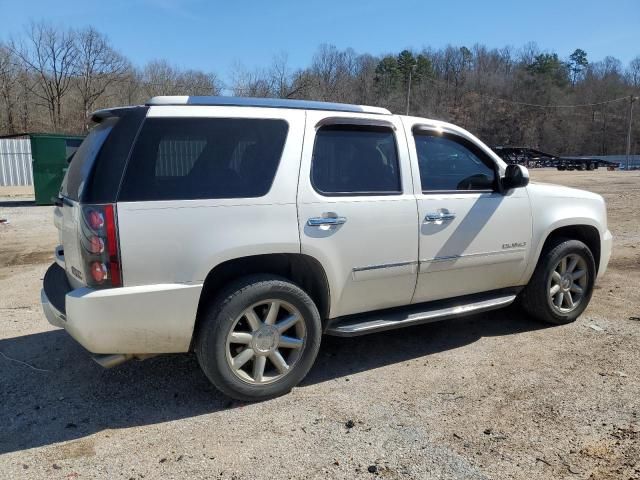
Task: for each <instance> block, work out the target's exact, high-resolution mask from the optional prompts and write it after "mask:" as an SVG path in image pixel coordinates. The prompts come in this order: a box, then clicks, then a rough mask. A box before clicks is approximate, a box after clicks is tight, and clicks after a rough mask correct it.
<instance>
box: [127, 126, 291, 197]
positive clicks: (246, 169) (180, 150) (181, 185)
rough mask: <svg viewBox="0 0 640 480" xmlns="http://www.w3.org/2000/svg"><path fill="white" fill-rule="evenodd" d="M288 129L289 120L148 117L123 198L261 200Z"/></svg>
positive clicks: (133, 158) (129, 170)
mask: <svg viewBox="0 0 640 480" xmlns="http://www.w3.org/2000/svg"><path fill="white" fill-rule="evenodd" d="M287 131H288V126H287V123H286V122H285V121H284V120H272V119H245V118H149V119H147V120H146V121H145V123H144V126H143V127H142V131H141V132H140V136H139V137H138V140H137V142H136V145H135V147H134V149H133V152H132V154H131V158H130V160H129V165H128V166H127V171H126V173H125V178H124V181H123V184H122V189H121V191H120V197H119V200H121V201H140V200H187V199H198V198H250V197H262V196H264V195H266V194H267V192H268V191H269V189H270V188H271V184H272V183H273V179H274V177H275V174H276V170H277V168H278V164H279V162H280V156H281V155H282V150H283V148H284V143H285V140H286V138H287Z"/></svg>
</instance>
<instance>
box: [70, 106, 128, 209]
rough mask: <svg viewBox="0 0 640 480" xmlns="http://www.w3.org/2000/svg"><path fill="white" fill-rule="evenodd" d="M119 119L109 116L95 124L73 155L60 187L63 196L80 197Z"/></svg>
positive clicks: (74, 198) (75, 198)
mask: <svg viewBox="0 0 640 480" xmlns="http://www.w3.org/2000/svg"><path fill="white" fill-rule="evenodd" d="M117 121H118V119H117V118H109V119H107V120H105V121H104V122H102V123H99V124H98V125H97V126H95V127H94V128H93V130H91V131H90V132H89V135H87V137H86V138H85V139H84V140H83V141H82V144H80V147H79V148H78V149H77V150H76V151H75V153H74V154H73V156H71V163H70V164H69V169H68V170H67V173H66V174H65V176H64V179H63V180H62V186H61V187H60V193H61V194H62V195H63V196H65V197H67V198H70V199H72V200H79V199H80V195H82V191H83V190H84V187H85V185H86V182H87V180H88V178H89V175H90V173H91V169H92V168H93V163H94V162H95V159H96V157H97V156H98V152H100V149H101V148H102V145H103V144H104V141H105V140H106V139H107V137H108V136H109V134H110V133H111V130H112V129H113V127H114V125H115V124H116V122H117Z"/></svg>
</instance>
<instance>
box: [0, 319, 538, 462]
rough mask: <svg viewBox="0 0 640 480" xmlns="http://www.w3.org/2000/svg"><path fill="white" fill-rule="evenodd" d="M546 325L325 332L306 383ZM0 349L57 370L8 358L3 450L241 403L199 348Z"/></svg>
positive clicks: (3, 345)
mask: <svg viewBox="0 0 640 480" xmlns="http://www.w3.org/2000/svg"><path fill="white" fill-rule="evenodd" d="M538 328H541V327H540V325H539V324H537V323H535V322H533V321H531V320H529V319H528V318H526V317H524V316H523V315H522V314H521V313H520V312H519V311H517V310H515V309H511V308H510V309H506V310H502V311H498V312H493V313H488V314H482V315H476V316H472V317H465V318H461V319H456V320H449V321H445V322H440V323H434V324H429V325H422V326H417V327H412V328H409V329H402V330H396V331H389V332H383V333H379V334H374V335H368V336H364V337H358V338H335V337H324V339H323V345H322V348H321V350H320V354H319V356H318V360H317V362H316V365H315V366H314V368H313V369H312V371H311V372H310V373H309V375H308V377H307V378H306V380H305V381H304V383H303V386H309V385H313V384H316V383H321V382H324V381H327V380H332V379H335V378H340V377H344V376H347V375H353V374H355V373H358V372H362V371H366V370H370V369H374V368H378V367H382V366H385V365H391V364H395V363H398V362H403V361H407V360H411V359H415V358H420V357H423V356H427V355H431V354H434V353H437V352H441V351H445V350H451V349H455V348H459V347H463V346H465V345H468V344H470V343H473V342H475V341H476V340H478V339H479V338H481V337H485V336H496V335H511V334H517V333H521V332H525V331H531V330H535V329H538ZM0 352H2V353H3V354H5V355H7V356H8V357H11V358H14V359H19V360H23V361H26V362H29V363H30V364H31V365H33V366H35V367H38V368H42V369H47V370H50V371H48V372H40V371H35V370H32V369H30V368H28V367H27V366H24V365H22V364H18V363H15V362H11V361H9V360H7V359H5V358H2V357H0V365H1V370H0V418H1V419H2V421H1V423H0V454H2V453H7V452H13V451H19V450H23V449H28V448H33V447H39V446H44V445H49V444H53V443H57V442H63V441H67V440H73V439H78V438H82V437H86V436H88V435H91V434H93V433H95V432H98V431H101V430H105V429H117V428H126V427H132V426H138V425H149V424H154V423H161V422H167V421H171V420H178V419H181V418H188V417H194V416H198V415H202V414H209V413H214V412H217V411H220V410H224V409H229V408H233V407H234V406H235V405H237V404H236V403H234V402H231V401H230V400H229V399H228V398H227V397H225V396H223V395H222V394H221V393H219V392H218V391H217V390H216V389H215V388H214V387H213V386H211V384H210V383H209V382H208V381H207V379H206V378H205V376H204V375H203V374H202V373H201V371H200V369H199V367H198V364H197V361H196V359H195V357H194V356H193V355H167V356H162V357H156V358H152V359H149V360H146V361H144V362H129V363H127V364H124V365H122V366H120V367H117V368H115V369H112V370H103V369H102V368H101V367H99V366H97V365H96V364H94V363H93V361H92V360H91V359H90V358H89V356H88V354H87V352H86V351H84V350H83V349H82V347H80V346H79V345H78V344H77V343H75V341H73V340H72V339H71V338H70V337H69V336H68V335H67V334H66V333H65V332H64V331H62V330H54V331H48V332H44V333H38V334H34V335H27V336H23V337H16V338H10V339H4V340H0Z"/></svg>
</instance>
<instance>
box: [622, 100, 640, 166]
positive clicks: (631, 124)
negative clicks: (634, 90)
mask: <svg viewBox="0 0 640 480" xmlns="http://www.w3.org/2000/svg"><path fill="white" fill-rule="evenodd" d="M636 100H638V97H634V96H633V95H629V129H628V130H627V158H626V163H625V170H626V171H627V172H628V171H629V167H630V166H631V127H632V126H633V102H635V101H636Z"/></svg>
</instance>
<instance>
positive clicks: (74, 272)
mask: <svg viewBox="0 0 640 480" xmlns="http://www.w3.org/2000/svg"><path fill="white" fill-rule="evenodd" d="M71 273H73V274H74V275H75V276H76V277H78V278H79V279H80V280H82V273H80V270H78V269H77V268H76V267H71Z"/></svg>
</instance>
